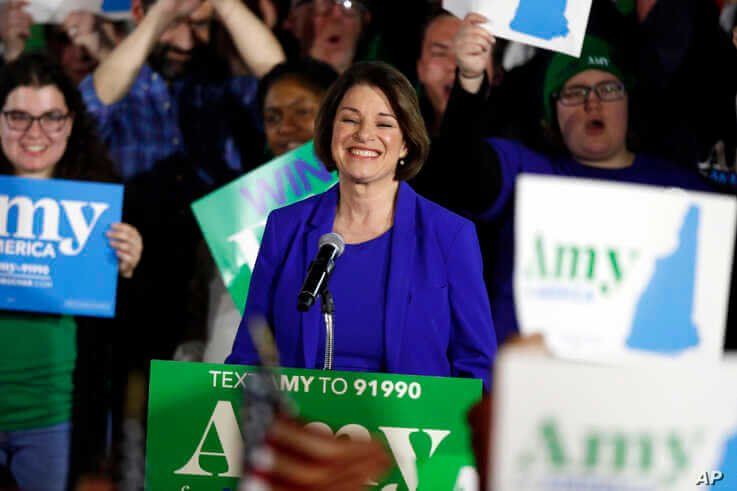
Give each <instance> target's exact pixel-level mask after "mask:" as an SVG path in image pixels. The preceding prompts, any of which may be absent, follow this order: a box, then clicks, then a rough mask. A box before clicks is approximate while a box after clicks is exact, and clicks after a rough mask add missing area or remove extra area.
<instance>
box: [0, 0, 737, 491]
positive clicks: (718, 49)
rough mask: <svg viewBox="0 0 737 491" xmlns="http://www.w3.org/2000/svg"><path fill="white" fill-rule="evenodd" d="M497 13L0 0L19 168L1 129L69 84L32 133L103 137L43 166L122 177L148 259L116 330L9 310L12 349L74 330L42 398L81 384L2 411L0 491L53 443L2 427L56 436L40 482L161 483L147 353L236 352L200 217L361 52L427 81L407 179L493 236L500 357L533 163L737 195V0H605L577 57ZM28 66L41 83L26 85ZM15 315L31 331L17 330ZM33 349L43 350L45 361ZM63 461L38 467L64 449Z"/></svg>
mask: <svg viewBox="0 0 737 491" xmlns="http://www.w3.org/2000/svg"><path fill="white" fill-rule="evenodd" d="M484 22H485V19H484V18H483V17H481V16H480V15H477V14H471V15H469V16H468V17H467V18H466V19H459V18H457V17H454V16H452V15H451V14H449V13H448V12H446V11H444V10H442V8H441V6H440V5H439V2H437V1H425V0H401V1H393V2H390V1H386V0H291V1H289V0H207V1H203V0H132V5H131V15H130V20H126V21H120V20H113V19H109V18H107V17H105V16H103V15H100V14H94V13H90V12H82V11H79V12H72V13H70V14H69V15H68V16H67V17H66V18H65V19H63V22H61V23H58V24H44V25H36V24H34V21H33V19H32V17H31V15H30V14H29V13H28V3H27V2H26V1H24V0H8V1H7V2H3V3H0V49H1V53H2V57H1V58H2V59H0V89H2V88H6V89H7V90H4V91H3V90H0V110H1V111H2V117H0V137H3V149H2V150H3V152H2V153H0V173H4V174H14V173H15V174H21V173H20V172H17V169H15V170H14V167H13V165H14V161H13V159H12V155H9V153H10V150H9V148H10V147H8V148H6V146H5V140H6V139H5V137H4V133H8V132H10V131H11V129H8V128H10V127H11V126H10V125H14V126H13V129H12V131H18V128H19V127H20V126H23V125H24V124H26V123H27V121H26V122H25V123H24V122H23V121H22V119H23V118H22V117H21V116H18V114H19V112H25V113H27V114H30V116H31V117H33V118H36V117H38V116H41V115H42V114H41V113H43V116H44V117H46V116H47V115H48V114H51V113H49V112H48V111H47V110H43V111H41V112H40V113H38V114H36V112H38V109H37V107H38V106H33V105H32V104H31V105H30V106H29V107H28V108H25V107H21V106H22V104H24V103H25V102H24V101H21V100H20V99H17V98H16V99H17V100H16V99H13V98H11V95H13V94H15V92H14V91H15V90H16V89H18V88H19V87H21V88H23V87H29V86H34V87H37V88H42V87H46V86H53V87H58V88H59V91H61V92H60V95H63V98H62V100H61V101H60V104H61V106H60V109H59V112H58V114H57V116H58V117H59V118H60V119H59V120H58V121H56V122H54V121H53V118H51V117H48V118H46V119H40V118H36V119H38V124H36V120H35V119H31V120H30V129H27V133H28V134H29V135H31V136H30V137H33V138H38V139H40V140H39V141H41V140H43V139H44V138H45V137H50V136H54V135H56V133H55V131H56V129H57V127H61V126H60V125H62V123H63V122H64V121H62V120H63V119H65V118H62V116H68V115H69V114H72V115H73V116H74V131H76V132H79V131H85V132H86V134H85V135H84V137H83V138H84V144H82V143H78V144H76V143H74V138H75V133H71V134H70V135H66V137H67V138H68V139H69V143H68V145H69V147H68V148H67V150H66V153H65V151H64V150H61V153H60V154H59V155H58V158H57V159H56V160H54V162H53V163H54V166H55V165H56V163H57V162H61V163H60V165H59V166H57V167H56V171H55V172H50V173H48V174H45V175H44V176H43V177H63V178H73V179H85V180H97V181H106V182H109V181H119V182H121V183H123V184H124V185H125V211H124V222H125V224H124V225H125V227H130V229H132V231H130V230H129V229H125V231H126V233H123V232H120V233H123V235H125V237H124V238H123V239H119V240H121V241H123V242H126V241H128V242H131V243H134V244H133V245H131V246H130V247H133V248H134V249H135V250H134V251H131V250H128V249H127V247H128V246H125V247H123V248H122V249H123V250H122V256H119V257H120V260H121V276H122V277H123V278H124V279H123V280H122V284H121V288H120V289H119V293H118V301H117V315H116V317H115V319H113V320H111V321H100V320H92V319H77V320H76V323H75V320H72V321H71V324H68V323H67V324H64V323H65V322H67V321H64V322H62V321H60V320H59V319H55V320H54V319H53V318H43V319H41V318H35V317H32V316H31V317H21V318H18V317H17V316H16V317H13V318H12V319H11V318H10V317H11V316H10V315H6V314H7V313H0V317H2V318H0V341H2V340H5V339H10V338H9V337H8V336H11V335H12V336H21V337H23V336H30V334H27V333H28V332H31V330H32V329H36V330H39V332H40V331H43V330H45V331H44V332H46V331H48V332H51V331H53V329H54V327H53V326H51V323H53V322H57V323H61V324H64V325H62V326H60V327H59V326H57V327H56V329H57V330H58V329H66V331H65V332H66V334H65V335H64V336H62V337H63V339H62V338H58V339H55V340H53V342H54V343H57V345H64V346H66V348H65V351H64V353H65V354H64V356H63V357H62V358H63V359H62V358H58V357H57V358H48V359H47V363H48V364H49V365H48V367H47V368H49V367H51V368H53V367H57V368H58V367H59V366H61V365H64V364H66V365H64V366H67V365H68V366H67V369H65V370H61V371H60V370H51V371H52V372H53V377H52V378H53V380H51V378H49V377H46V381H45V382H44V384H46V385H44V384H41V385H39V386H38V388H37V390H38V391H42V392H43V393H44V394H45V393H47V392H49V391H59V390H64V391H66V392H67V393H68V394H71V395H69V401H68V403H67V402H64V400H62V401H61V402H59V401H56V402H55V404H56V405H55V406H54V408H53V411H54V412H53V414H52V413H51V412H49V413H48V414H45V413H43V411H42V410H40V414H41V413H43V414H42V416H39V417H38V418H36V419H35V420H28V419H27V416H28V414H23V411H22V409H23V407H22V406H17V405H16V406H13V404H15V402H16V401H11V402H12V404H10V403H8V402H7V401H4V402H0V413H2V412H3V408H5V410H6V412H5V414H0V435H2V436H3V438H0V469H4V471H2V470H0V489H2V486H3V485H4V484H3V483H4V482H6V483H7V486H12V482H13V481H14V480H18V481H19V480H20V479H30V481H27V482H33V474H34V471H33V470H32V469H33V467H23V466H24V465H25V464H22V462H23V461H24V459H23V452H26V451H27V452H34V451H38V450H37V449H36V450H34V448H33V447H30V446H29V448H24V447H23V446H22V445H21V446H13V445H10V444H7V443H6V442H8V441H10V440H8V439H7V438H5V437H6V436H7V435H10V434H12V433H14V432H24V431H25V432H32V431H34V430H37V429H38V427H39V425H40V426H41V427H44V425H46V426H47V427H54V428H55V429H57V430H58V427H59V424H60V423H61V424H63V425H66V426H63V428H62V429H63V430H64V431H66V432H67V433H68V434H69V435H68V440H67V441H62V442H61V443H58V446H59V447H60V448H61V447H64V446H65V445H66V446H67V447H69V445H71V446H70V447H69V448H71V452H67V453H69V455H66V456H64V455H62V457H60V458H61V461H62V462H63V464H62V465H63V466H64V468H65V469H68V471H69V472H68V479H67V483H68V484H67V483H62V484H60V485H59V487H55V488H50V487H47V485H46V484H43V485H42V486H43V487H42V488H34V487H33V486H35V485H31V484H28V485H26V486H27V489H65V488H66V487H67V486H68V487H70V488H73V489H76V488H78V487H84V486H88V485H90V483H91V482H93V481H94V479H95V478H96V477H100V476H103V478H104V480H106V482H107V481H109V482H117V483H119V485H120V488H121V489H137V488H138V487H139V486H140V485H141V484H142V475H141V469H142V465H143V464H142V460H141V459H142V454H139V453H136V452H135V448H136V447H138V448H139V449H142V445H143V440H141V439H138V440H136V439H135V438H134V436H133V435H134V433H135V431H136V430H135V428H139V429H140V428H144V427H145V422H144V421H145V415H144V409H143V408H144V407H145V404H144V401H145V397H146V386H145V383H143V384H142V383H141V382H140V381H141V380H144V381H145V380H146V377H147V371H148V367H149V362H150V360H152V359H173V358H177V359H188V360H202V359H203V356H204V358H205V359H208V360H209V361H219V362H222V361H223V359H224V356H221V357H220V358H219V359H218V356H219V355H218V354H215V355H213V354H210V355H207V354H206V353H207V351H206V350H205V346H206V345H207V343H208V337H209V336H211V335H212V332H213V325H217V324H227V325H229V326H230V328H231V330H232V332H231V334H230V336H234V335H235V329H236V327H237V324H238V320H239V316H238V314H237V312H236V311H235V307H234V306H233V305H232V302H230V301H229V299H228V297H227V294H226V293H225V289H224V286H223V285H222V282H221V281H220V280H219V277H218V275H217V274H216V273H215V271H214V266H213V263H212V259H211V258H210V257H209V253H208V252H207V249H206V247H205V246H204V242H203V238H202V234H201V232H200V230H199V228H198V226H197V223H196V221H195V218H194V216H193V213H192V211H191V208H190V204H191V203H192V202H193V201H194V200H196V199H198V198H200V197H202V196H205V195H206V194H208V193H210V192H212V191H214V190H216V189H218V188H219V187H221V186H223V185H225V184H227V183H229V182H231V181H232V180H234V179H235V178H237V177H239V176H241V175H243V174H245V173H247V172H249V171H252V170H254V169H256V168H258V167H259V166H261V165H263V164H264V163H266V162H268V161H270V160H271V159H273V158H275V157H278V156H280V155H283V154H284V153H286V152H288V151H290V150H293V149H295V148H297V147H299V146H301V145H302V144H304V143H306V142H308V141H310V140H311V139H312V138H313V134H314V131H315V118H316V116H317V114H318V110H319V108H320V105H321V103H322V101H323V98H324V96H325V95H326V93H327V92H328V88H329V87H330V86H331V84H332V83H333V82H334V81H335V80H336V79H337V78H338V76H339V74H341V73H344V72H345V71H346V70H347V69H348V68H349V67H351V65H352V64H353V63H355V62H358V61H364V60H380V61H384V62H387V63H389V64H391V65H393V66H395V67H396V68H398V69H399V70H400V71H401V72H402V73H403V74H404V75H405V76H406V77H407V78H408V79H409V80H410V81H412V83H413V84H414V86H415V88H416V91H417V95H418V97H419V101H420V108H421V110H422V117H423V118H424V121H425V125H426V128H427V131H428V133H429V135H430V137H431V148H430V156H429V158H428V160H427V163H426V164H425V166H424V168H423V169H422V170H421V172H420V173H419V175H417V176H416V177H415V178H414V179H412V180H411V181H410V182H409V184H410V185H412V186H413V188H414V189H415V191H417V192H418V193H419V194H421V195H423V196H425V197H427V198H429V199H431V200H433V201H436V202H438V203H439V204H441V205H443V206H445V207H447V208H449V209H450V210H452V211H454V212H456V213H459V214H462V215H464V216H466V217H468V218H471V219H472V220H473V221H474V222H475V223H476V227H477V232H478V234H479V238H480V241H481V246H482V254H483V256H484V275H485V279H486V286H487V289H488V293H489V299H490V301H491V307H492V317H493V319H494V326H495V329H496V336H497V341H498V343H499V344H503V343H504V342H505V341H507V340H508V339H510V337H512V336H514V335H515V334H516V333H517V331H518V326H517V321H516V318H515V311H514V304H513V302H514V298H513V291H512V281H511V278H512V276H511V275H512V269H511V268H512V253H513V244H512V238H513V225H514V224H513V216H514V210H513V208H512V206H513V201H514V200H513V199H512V198H513V194H514V182H515V178H516V176H517V175H518V174H519V173H521V172H535V173H541V174H554V175H565V176H573V177H585V178H595V179H605V180H611V181H619V182H634V183H641V184H648V185H656V186H676V187H681V188H684V189H689V190H699V191H713V192H719V193H724V194H735V193H737V99H736V96H737V47H736V46H737V41H733V34H732V33H733V29H734V28H735V26H736V25H737V3H735V2H730V1H726V0H723V1H713V0H593V5H592V10H591V14H590V19H589V24H588V29H587V37H586V41H585V43H584V49H583V53H582V56H581V58H579V59H574V58H571V57H568V56H564V55H561V54H555V53H553V52H550V51H545V50H541V49H535V48H531V47H529V46H525V45H521V44H518V43H513V42H508V41H506V40H503V39H495V38H493V37H492V36H491V34H489V33H488V32H487V31H486V30H484V29H483V28H482V27H481V25H482V24H483V23H484ZM735 39H737V38H735ZM60 69H61V70H63V73H62V71H61V70H60ZM23 70H25V71H27V72H29V74H28V75H27V76H26V78H27V80H25V79H23V80H20V79H18V80H15V79H13V80H11V78H12V77H16V78H17V77H19V76H20V75H18V74H19V73H21V74H22V73H24V72H23ZM33 70H36V71H38V70H44V71H46V73H43V74H34V73H31V72H33ZM13 83H15V85H13ZM66 87H76V88H77V90H76V91H74V90H71V89H70V90H68V91H65V89H66ZM63 89H64V90H63ZM16 95H17V94H16ZM19 101H20V102H19ZM11 105H12V106H13V107H11ZM16 106H17V107H16ZM62 106H63V107H62ZM76 106H78V107H76ZM14 118H15V119H14ZM70 128H71V126H70ZM47 130H48V131H47ZM49 132H50V133H54V135H50V134H49ZM24 134H25V133H24ZM34 134H37V135H36V136H35V137H34V136H33V135H34ZM26 137H28V136H24V137H23V138H26ZM64 144H65V145H67V140H66V139H64ZM74 145H77V146H74ZM91 159H97V160H96V161H95V162H91ZM76 160H79V162H76ZM66 169H71V170H69V171H67V170H66ZM585 205H586V204H585V203H582V206H585ZM126 224H129V225H126ZM139 234H140V235H139ZM138 239H140V242H141V244H142V246H141V247H142V248H143V252H142V253H141V251H140V250H138V247H139V244H138V242H137V241H138ZM727 245H728V244H725V247H726V246H727ZM131 254H133V256H135V257H131V256H130V255H131ZM139 259H140V262H139ZM131 266H132V267H131ZM133 270H135V271H133ZM81 280H83V279H80V281H81ZM730 307H731V308H730V311H729V317H728V329H727V337H726V346H725V347H726V348H727V349H734V348H735V345H736V344H737V339H735V331H736V330H737V328H733V327H732V324H734V323H737V300H735V299H734V295H732V296H731V298H730ZM19 326H24V327H23V328H24V329H26V331H24V332H22V333H20V334H16V333H17V332H18V329H19V328H20V327H19ZM10 329H15V330H16V331H15V332H13V333H12V334H11V331H10ZM75 330H76V331H75ZM75 335H76V344H75V345H74V346H72V345H70V344H69V343H72V344H74V343H73V342H72V341H70V339H71V338H69V336H72V337H73V336H75ZM49 339H51V338H49ZM230 341H231V342H232V337H231V339H230ZM51 342H52V341H49V343H51ZM64 343H66V344H64ZM226 344H227V343H226ZM28 346H29V347H28V352H27V353H29V356H39V355H38V354H39V353H41V352H43V350H44V346H43V345H40V346H39V345H36V346H35V347H31V344H29V345H28ZM14 349H16V348H15V347H14V345H13V343H10V342H7V343H5V342H0V392H2V393H3V394H14V392H13V387H14V384H16V386H17V384H19V383H25V382H23V381H21V380H20V379H18V378H17V376H15V375H14V374H15V373H17V370H18V367H19V366H20V365H19V364H20V363H21V362H20V361H19V357H18V356H10V354H11V353H12V352H13V350H14ZM203 353H205V354H204V355H203ZM224 354H227V352H225V353H224ZM57 355H58V353H57ZM13 360H15V361H13ZM71 367H76V368H75V370H72V369H71ZM38 376H41V375H38ZM49 380H51V381H49ZM52 382H53V384H54V385H53V386H52V385H50V384H52ZM2 397H3V398H6V396H5V395H3V396H2ZM14 397H18V398H20V399H22V401H20V402H18V404H21V403H22V404H26V403H27V404H41V403H40V402H39V401H41V400H42V399H43V398H41V397H38V394H36V397H32V396H31V397H29V396H28V395H27V394H24V395H18V396H14ZM8 408H14V409H13V411H15V413H12V414H11V413H10V411H11V409H8ZM91 408H94V409H91ZM136 425H138V426H136ZM28 434H30V433H28ZM42 438H43V437H42ZM69 442H71V444H70V443H69ZM42 443H43V441H42ZM36 444H37V443H36ZM47 450H48V449H45V450H44V452H46V453H41V454H38V455H41V456H42V457H41V458H44V459H46V458H51V457H49V456H48V452H47ZM30 455H31V456H32V457H31V459H30V460H31V461H32V460H33V458H35V457H34V456H35V455H36V454H32V453H31V454H30ZM28 465H30V464H28ZM29 469H30V470H29ZM64 472H65V473H66V470H64ZM3 473H4V474H3ZM19 484H20V483H19ZM10 489H12V487H10ZM24 489H25V488H24Z"/></svg>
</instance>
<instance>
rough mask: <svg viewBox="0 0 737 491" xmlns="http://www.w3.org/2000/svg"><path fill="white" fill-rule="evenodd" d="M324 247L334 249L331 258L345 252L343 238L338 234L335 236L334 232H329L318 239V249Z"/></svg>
mask: <svg viewBox="0 0 737 491" xmlns="http://www.w3.org/2000/svg"><path fill="white" fill-rule="evenodd" d="M324 245H331V246H333V247H334V248H335V256H333V257H338V256H340V255H341V254H343V251H344V250H345V241H344V240H343V237H341V236H340V234H336V233H335V232H330V233H328V234H325V235H323V236H322V237H320V241H319V242H318V247H322V246H324Z"/></svg>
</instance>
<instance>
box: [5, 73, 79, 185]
mask: <svg viewBox="0 0 737 491" xmlns="http://www.w3.org/2000/svg"><path fill="white" fill-rule="evenodd" d="M2 112H3V117H2V120H1V121H0V144H1V145H2V151H3V153H4V154H5V157H6V158H7V159H8V161H9V162H10V163H11V165H12V166H13V168H14V169H15V174H16V175H19V176H27V177H51V176H52V175H53V173H54V168H55V167H56V164H57V163H58V162H59V160H61V158H62V157H63V156H64V152H65V151H66V148H67V142H68V140H69V136H70V135H71V133H72V125H73V121H72V118H71V117H70V115H69V109H68V108H67V105H66V102H65V100H64V95H63V94H62V93H61V91H60V90H59V89H58V88H56V87H55V86H53V85H46V86H43V87H32V86H21V87H18V88H16V89H15V90H13V91H12V92H11V93H10V94H8V97H7V99H6V100H5V105H4V106H3V107H2ZM29 117H30V118H39V117H43V119H42V120H41V121H39V120H33V121H32V122H31V123H30V126H27V124H28V121H29Z"/></svg>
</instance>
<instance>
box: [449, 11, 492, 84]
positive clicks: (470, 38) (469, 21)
mask: <svg viewBox="0 0 737 491" xmlns="http://www.w3.org/2000/svg"><path fill="white" fill-rule="evenodd" d="M487 20H488V19H487V18H486V17H484V16H483V15H481V14H476V13H473V12H472V13H470V14H468V15H467V16H466V18H465V19H463V23H462V24H461V28H460V29H459V30H458V33H457V34H456V37H455V39H454V40H453V50H454V52H455V55H456V62H457V64H458V72H459V74H460V77H461V84H462V85H463V86H464V88H466V90H469V91H471V92H476V91H478V88H479V87H480V86H481V82H482V81H483V76H484V71H486V70H487V69H488V66H489V64H490V60H491V50H492V48H493V47H494V43H495V42H496V40H495V39H494V36H492V35H491V33H490V32H489V31H487V30H486V29H484V28H483V27H481V24H484V23H485V22H487ZM467 85H470V86H471V87H467Z"/></svg>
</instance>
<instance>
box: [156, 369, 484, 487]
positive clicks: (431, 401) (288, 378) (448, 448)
mask: <svg viewBox="0 0 737 491" xmlns="http://www.w3.org/2000/svg"><path fill="white" fill-rule="evenodd" d="M254 371H255V368H253V367H245V366H240V365H220V364H208V363H183V362H173V361H156V360H154V361H152V363H151V384H150V396H149V413H148V437H147V450H146V489H147V490H151V491H159V490H190V491H224V490H226V489H229V490H235V489H237V485H238V476H239V475H240V469H241V459H242V458H243V457H242V449H243V445H242V438H241V434H240V418H239V409H240V406H241V403H242V392H243V387H244V386H245V384H248V383H249V373H252V372H254ZM277 378H278V379H277V381H276V382H277V385H278V387H279V388H280V390H281V391H282V392H284V393H286V394H288V395H289V397H290V398H291V399H292V400H293V401H294V403H295V405H296V406H297V408H298V411H299V415H300V418H301V419H302V420H303V421H305V422H306V424H311V425H313V426H319V427H322V428H323V429H329V430H330V431H331V432H332V433H333V434H335V435H337V436H346V437H348V438H355V439H361V438H368V437H369V436H370V437H371V438H378V439H379V440H381V441H382V442H383V443H384V444H386V447H387V449H388V450H389V451H390V453H391V455H392V457H393V458H394V460H395V463H396V467H395V468H394V469H392V470H391V471H390V472H389V474H388V475H387V476H385V478H384V479H383V480H382V481H381V483H379V484H376V485H375V486H374V487H372V488H371V489H375V490H377V491H398V490H410V491H414V490H417V489H444V490H446V489H447V490H459V491H460V490H471V489H476V488H475V486H477V480H478V477H477V475H476V470H475V468H474V460H473V454H472V452H471V447H470V433H469V429H468V425H467V424H466V413H467V412H468V410H469V409H470V407H471V406H472V405H473V404H474V403H476V402H477V401H479V400H480V399H481V387H482V385H481V381H480V380H472V379H460V378H442V377H421V376H409V375H388V374H376V373H361V372H338V371H324V370H300V369H286V368H285V369H283V370H282V371H281V373H280V374H279V375H278V376H277Z"/></svg>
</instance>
